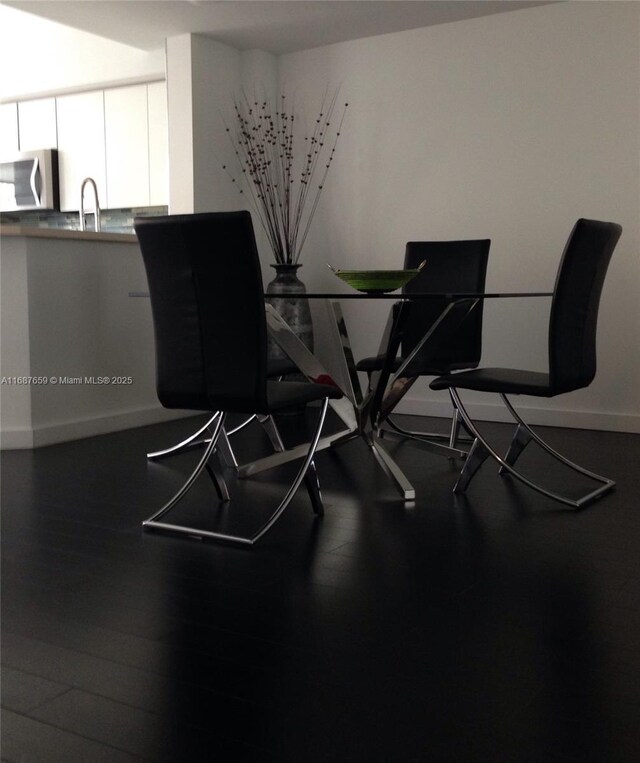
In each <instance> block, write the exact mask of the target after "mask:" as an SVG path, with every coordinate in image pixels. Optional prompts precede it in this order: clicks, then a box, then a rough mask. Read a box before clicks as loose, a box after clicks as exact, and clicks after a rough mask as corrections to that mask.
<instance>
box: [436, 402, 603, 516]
mask: <svg viewBox="0 0 640 763" xmlns="http://www.w3.org/2000/svg"><path fill="white" fill-rule="evenodd" d="M449 392H450V394H451V398H452V400H453V402H454V405H455V406H456V407H457V408H458V410H459V411H460V415H461V416H462V418H463V421H464V423H465V426H466V427H467V429H468V430H469V431H470V432H471V434H472V435H474V436H475V438H476V440H478V441H479V443H480V445H479V446H478V449H480V446H482V447H483V448H484V449H486V451H488V454H487V455H491V456H492V457H493V458H494V459H495V460H496V461H497V462H498V463H499V464H500V465H501V467H502V470H503V473H505V472H506V473H508V474H511V475H512V476H513V477H515V478H516V479H518V480H520V482H523V483H524V484H525V485H528V486H529V487H530V488H531V489H532V490H535V491H536V492H538V493H541V494H542V495H546V496H547V497H548V498H551V499H553V500H554V501H559V502H560V503H563V504H565V505H567V506H571V507H572V508H574V509H579V508H582V506H585V505H587V504H588V503H591V502H592V501H594V500H596V498H599V497H600V496H601V495H603V494H604V493H606V492H608V491H609V490H611V489H612V488H613V487H614V486H615V484H616V483H615V482H614V481H613V480H610V479H608V478H607V477H602V476H601V475H599V474H595V473H594V472H590V471H588V470H587V469H584V468H583V467H582V466H578V464H575V463H573V461H569V459H567V458H565V457H564V456H562V455H561V454H560V453H558V452H557V451H555V450H553V448H551V447H550V446H549V445H547V443H546V442H545V441H544V440H543V439H542V438H541V437H539V436H538V435H537V434H536V433H535V432H534V431H533V430H532V429H531V428H530V427H529V426H528V425H527V424H525V422H524V421H523V420H522V419H521V418H520V416H519V415H518V414H517V413H516V411H515V409H514V408H513V406H512V405H511V403H510V402H509V400H508V399H507V398H506V396H505V395H502V394H501V395H500V396H501V397H502V399H503V401H504V403H505V404H506V406H507V409H508V410H509V412H510V413H511V414H512V415H513V416H514V418H515V420H516V421H517V423H518V424H519V425H520V426H519V427H518V428H520V427H523V428H524V429H525V430H526V433H527V434H528V435H530V439H533V440H535V441H536V442H537V443H538V445H540V447H542V448H543V449H544V450H545V451H546V452H547V453H549V454H550V455H551V456H553V457H554V458H556V459H557V460H558V461H560V462H561V463H563V464H565V465H566V466H568V467H569V468H571V469H573V470H574V471H576V472H579V473H580V474H583V475H584V476H586V477H589V478H590V479H593V480H595V481H597V482H601V483H602V484H601V486H600V487H598V488H596V489H595V490H592V491H591V492H589V493H586V494H585V495H583V496H581V497H580V498H577V499H573V498H568V497H567V496H564V495H561V494H560V493H555V492H553V491H551V490H547V489H546V488H544V487H542V485H539V484H538V483H536V482H533V481H532V480H530V479H528V478H527V477H525V476H524V475H523V474H522V473H521V472H519V471H518V470H517V469H515V468H514V467H513V466H512V464H511V463H509V461H508V460H507V458H503V457H502V456H501V455H500V454H499V453H498V452H497V451H496V450H495V449H494V448H492V447H491V445H490V444H489V443H488V442H487V441H486V439H485V438H484V437H483V436H482V435H481V434H480V432H479V431H478V429H477V427H476V426H475V424H474V423H473V421H472V420H471V418H470V417H469V414H468V413H467V411H466V410H465V408H464V406H463V404H462V401H461V400H460V395H459V393H458V391H457V390H456V389H455V388H453V387H452V388H450V389H449ZM516 438H518V442H519V443H521V442H523V441H524V437H523V436H522V435H520V436H519V437H518V431H517V430H516ZM525 445H526V442H525V443H524V445H522V447H520V445H516V446H515V447H514V450H513V453H514V454H515V458H514V461H515V459H516V458H517V457H518V455H520V453H521V452H522V450H523V448H524V446H525ZM518 448H519V449H518ZM516 451H517V452H516ZM481 455H484V454H483V452H482V450H480V451H479V454H478V458H479V457H480V456H481ZM486 457H487V456H486V455H484V457H483V458H482V461H484V460H485V459H486ZM507 457H508V454H507ZM512 457H513V456H512ZM474 460H475V459H474ZM472 467H473V463H472V465H471V467H470V469H471V468H472ZM465 468H466V463H465V467H463V469H462V472H461V475H460V480H459V482H460V481H461V480H462V475H463V473H464V471H465ZM477 468H478V467H476V469H475V470H474V471H473V472H472V473H470V474H469V475H468V478H467V477H465V481H464V482H463V483H461V484H458V483H456V488H454V490H456V489H457V490H456V492H464V490H466V489H467V487H468V485H469V483H470V482H471V479H472V477H473V476H474V475H475V474H476V472H477Z"/></svg>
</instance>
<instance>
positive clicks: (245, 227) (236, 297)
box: [134, 211, 342, 545]
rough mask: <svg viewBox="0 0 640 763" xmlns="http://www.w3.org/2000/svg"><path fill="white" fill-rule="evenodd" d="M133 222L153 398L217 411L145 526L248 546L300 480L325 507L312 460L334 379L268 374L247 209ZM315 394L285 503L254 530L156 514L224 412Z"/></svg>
mask: <svg viewBox="0 0 640 763" xmlns="http://www.w3.org/2000/svg"><path fill="white" fill-rule="evenodd" d="M134 228H135V232H136V235H137V237H138V240H139V243H140V249H141V252H142V257H143V260H144V265H145V270H146V273H147V280H148V284H149V293H150V297H151V310H152V316H153V326H154V335H155V348H156V389H157V394H158V399H159V400H160V402H161V403H162V405H163V406H165V407H166V408H178V409H184V410H196V411H203V412H210V414H211V415H213V414H216V413H217V416H214V417H213V418H212V419H211V438H210V440H209V442H208V443H207V445H206V448H205V450H204V453H203V454H202V457H201V458H200V460H199V462H198V464H197V466H196V467H195V469H194V470H193V472H192V473H191V474H190V476H189V477H188V478H187V480H186V481H185V482H184V484H183V485H182V487H181V488H180V489H179V490H178V492H177V493H176V494H175V495H174V496H173V497H172V498H171V499H170V500H169V501H168V502H167V503H166V504H165V505H164V506H163V507H162V508H161V509H160V510H159V511H157V512H156V513H155V514H153V515H152V516H151V517H150V518H149V519H147V520H146V521H145V522H143V526H144V527H145V528H147V529H160V530H167V531H171V532H176V533H180V534H183V535H187V536H189V537H194V536H195V537H198V538H210V539H213V540H219V541H230V542H236V543H241V544H245V545H252V544H253V543H255V542H256V541H257V540H258V539H259V538H261V537H262V536H263V535H264V534H265V533H266V532H267V531H268V530H269V529H270V528H271V527H272V526H273V525H274V523H275V522H276V521H277V519H278V518H279V517H280V516H281V514H282V512H283V511H284V510H285V509H286V507H287V506H288V505H289V503H290V502H291V499H292V498H293V496H294V494H295V492H296V490H297V489H298V487H299V486H300V484H301V483H302V482H303V481H304V482H305V485H306V487H307V490H308V492H309V496H310V499H311V503H312V507H313V509H314V511H315V513H316V514H318V515H320V514H322V513H323V506H322V498H321V495H320V490H319V486H318V480H317V474H316V470H315V466H314V463H313V458H314V454H315V450H316V447H317V444H318V440H319V438H320V434H321V431H322V427H323V423H324V419H325V415H326V411H327V406H328V403H329V400H330V399H336V398H340V397H342V393H341V392H340V391H339V390H338V389H337V388H336V387H334V386H330V385H324V384H314V383H308V382H294V381H291V382H289V381H274V380H269V379H268V375H267V374H268V366H267V326H266V318H265V305H264V296H263V283H262V274H261V269H260V262H259V259H258V252H257V248H256V242H255V237H254V231H253V226H252V223H251V215H250V214H249V212H246V211H240V212H212V213H199V214H186V215H168V216H163V217H147V218H137V219H136V220H135V223H134ZM318 401H320V402H321V403H322V405H321V408H320V414H319V417H318V424H317V427H316V430H315V433H314V435H313V437H312V438H311V443H310V446H309V449H308V452H307V455H306V457H305V458H304V460H303V463H302V465H301V467H300V469H299V471H298V473H297V475H296V477H295V479H294V481H293V484H292V485H291V487H290V488H289V489H288V491H287V493H286V495H285V496H284V498H283V500H282V501H281V502H280V504H279V505H278V506H277V507H276V509H275V511H273V513H272V514H271V515H270V517H269V518H268V520H267V521H266V522H265V523H264V524H263V525H262V526H261V527H260V528H259V529H258V530H257V531H256V532H255V533H253V534H252V535H243V536H240V535H231V534H227V533H222V532H215V531H211V530H204V529H200V528H195V527H189V526H184V525H177V524H170V523H168V522H163V521H161V517H163V516H164V515H165V514H166V513H167V512H168V511H170V510H171V509H172V508H173V507H174V506H175V505H176V504H177V503H178V502H179V501H180V500H181V499H182V498H183V497H184V496H185V495H186V493H187V492H188V491H189V490H190V488H191V487H192V486H193V484H194V482H195V480H196V479H197V477H198V476H199V475H200V473H201V472H202V470H203V469H205V468H206V467H207V465H208V462H209V459H210V457H211V456H212V454H213V452H214V450H215V448H216V444H217V442H218V439H219V437H220V433H221V431H222V429H223V426H224V421H225V416H226V414H228V413H238V414H249V415H251V414H254V413H257V414H264V415H271V414H274V413H277V412H280V411H283V410H286V409H287V408H292V407H293V408H299V407H301V406H304V405H307V404H309V403H315V402H318ZM212 476H214V475H212ZM214 481H215V479H214Z"/></svg>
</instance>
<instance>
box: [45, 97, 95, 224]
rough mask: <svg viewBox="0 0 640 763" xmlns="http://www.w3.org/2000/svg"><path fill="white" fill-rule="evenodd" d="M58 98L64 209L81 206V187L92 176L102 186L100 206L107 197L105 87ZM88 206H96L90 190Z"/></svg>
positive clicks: (61, 199)
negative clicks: (103, 89) (85, 179)
mask: <svg viewBox="0 0 640 763" xmlns="http://www.w3.org/2000/svg"><path fill="white" fill-rule="evenodd" d="M56 100H57V115H58V162H59V171H60V208H61V209H62V210H63V211H69V210H78V209H79V208H80V186H81V184H82V181H83V180H84V178H86V177H92V178H93V179H94V180H95V182H96V185H97V187H98V198H99V201H100V206H101V207H102V208H105V207H106V206H107V204H108V199H107V173H106V163H105V124H104V92H103V91H102V90H100V91H95V92H89V93H78V94H75V95H65V96H60V97H59V98H57V99H56ZM85 209H86V210H87V211H90V210H91V209H93V200H92V199H91V198H90V195H89V193H88V191H87V201H86V205H85Z"/></svg>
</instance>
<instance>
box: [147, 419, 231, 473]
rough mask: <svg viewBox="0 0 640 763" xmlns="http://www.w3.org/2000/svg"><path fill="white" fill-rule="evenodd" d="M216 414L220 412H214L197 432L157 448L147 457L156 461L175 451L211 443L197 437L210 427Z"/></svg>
mask: <svg viewBox="0 0 640 763" xmlns="http://www.w3.org/2000/svg"><path fill="white" fill-rule="evenodd" d="M216 416H218V414H217V413H214V414H213V416H212V417H211V418H210V419H209V420H208V421H207V422H206V424H204V426H202V427H200V429H198V431H197V432H194V433H193V434H192V435H189V437H187V439H186V440H183V441H182V442H179V443H177V444H176V445H172V446H171V447H170V448H165V449H164V450H156V451H154V452H153V453H147V458H148V459H149V460H150V461H154V460H156V459H160V458H166V457H167V456H171V455H173V454H174V453H178V452H182V451H185V450H192V449H193V448H200V447H202V446H203V445H207V444H208V443H209V440H208V439H204V440H198V439H197V438H198V437H200V435H201V434H203V432H206V431H207V430H208V429H209V427H210V426H211V424H213V421H214V419H215V418H216Z"/></svg>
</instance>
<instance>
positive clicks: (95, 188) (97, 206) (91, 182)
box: [80, 178, 100, 233]
mask: <svg viewBox="0 0 640 763" xmlns="http://www.w3.org/2000/svg"><path fill="white" fill-rule="evenodd" d="M87 183H89V185H91V186H92V187H93V197H94V200H95V210H96V233H97V232H98V231H99V230H100V204H99V202H98V186H97V185H96V181H95V180H94V179H93V178H85V179H84V180H83V181H82V185H81V186H80V230H86V226H85V224H84V187H85V185H86V184H87Z"/></svg>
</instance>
